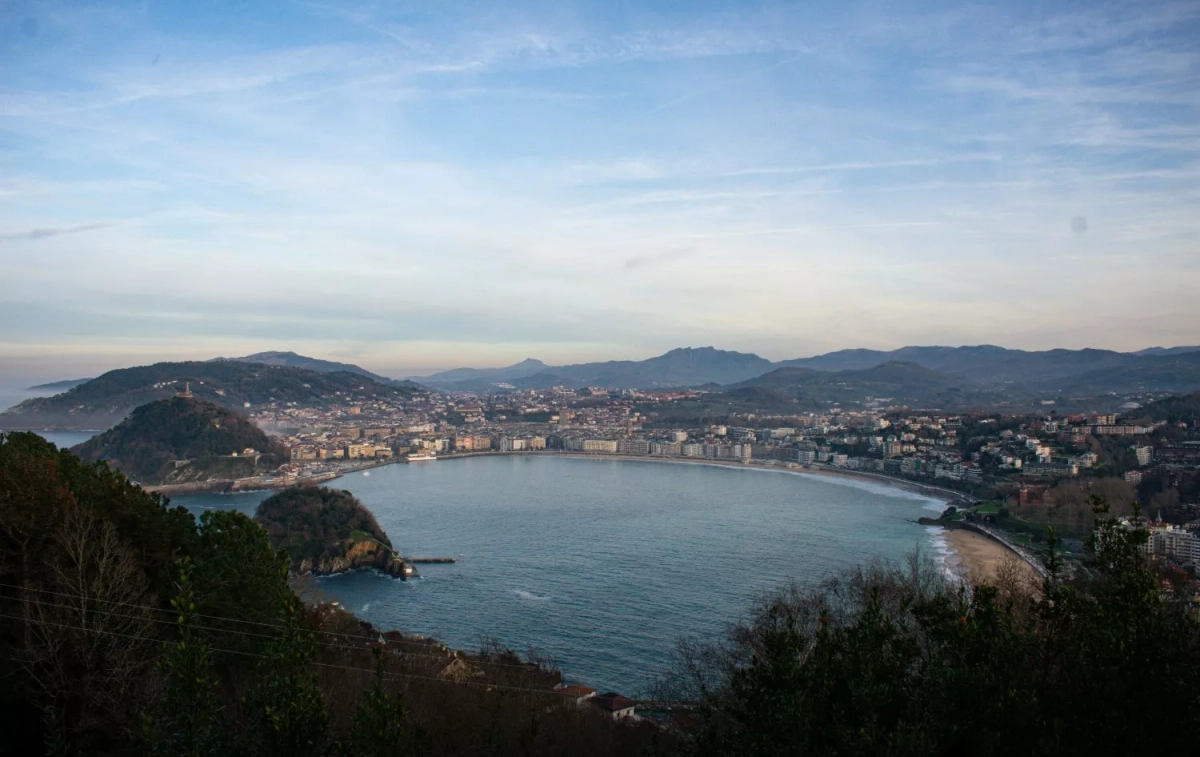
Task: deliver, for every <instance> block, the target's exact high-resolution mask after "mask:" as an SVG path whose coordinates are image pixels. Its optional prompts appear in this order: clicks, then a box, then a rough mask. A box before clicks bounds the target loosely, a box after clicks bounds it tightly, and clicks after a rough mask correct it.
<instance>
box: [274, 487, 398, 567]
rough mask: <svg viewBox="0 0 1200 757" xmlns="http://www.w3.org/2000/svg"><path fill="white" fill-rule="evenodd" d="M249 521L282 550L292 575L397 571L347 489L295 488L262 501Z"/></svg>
mask: <svg viewBox="0 0 1200 757" xmlns="http://www.w3.org/2000/svg"><path fill="white" fill-rule="evenodd" d="M254 520H255V521H256V522H257V523H258V524H259V525H261V526H262V527H263V528H265V529H266V530H267V534H268V535H269V536H270V537H271V544H272V545H273V546H274V547H275V548H276V549H281V550H283V551H285V552H287V554H288V558H289V559H290V560H291V566H292V570H293V571H294V572H296V573H316V574H319V575H327V574H330V573H343V572H345V571H348V570H354V569H356V568H376V569H379V570H382V571H384V572H386V573H390V574H392V575H397V576H399V575H403V573H402V568H403V564H402V561H401V560H400V558H399V557H398V556H397V555H396V554H395V553H394V552H393V550H392V542H391V540H390V539H388V537H387V534H385V533H384V532H383V529H382V528H380V527H379V523H378V522H377V521H376V520H375V516H374V515H373V514H372V513H371V511H370V510H368V509H367V508H366V507H365V506H364V505H363V504H362V503H361V502H359V501H358V499H356V498H355V497H354V495H353V494H351V493H350V492H348V491H343V490H340V489H329V488H326V487H323V486H322V487H296V488H293V489H286V490H284V491H282V492H279V493H278V494H275V495H273V496H271V497H268V498H267V499H264V500H263V501H262V502H261V503H260V504H259V506H258V510H257V511H256V512H255V514H254Z"/></svg>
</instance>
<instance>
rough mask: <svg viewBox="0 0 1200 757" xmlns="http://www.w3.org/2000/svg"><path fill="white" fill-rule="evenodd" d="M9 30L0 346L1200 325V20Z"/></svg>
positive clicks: (192, 14)
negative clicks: (1199, 85) (1199, 45)
mask: <svg viewBox="0 0 1200 757" xmlns="http://www.w3.org/2000/svg"><path fill="white" fill-rule="evenodd" d="M224 10H226V11H227V13H226V14H225V15H224V16H223V17H222V18H221V19H220V20H214V19H209V18H207V17H206V16H205V14H204V11H203V10H201V9H199V8H196V7H193V6H191V5H188V4H174V3H160V2H150V3H130V4H123V3H113V4H109V5H105V6H104V7H96V6H93V5H84V4H78V3H70V2H63V3H58V2H52V3H37V4H35V3H22V2H17V3H12V4H8V5H6V6H5V7H4V8H3V9H2V10H0V65H3V66H4V68H5V70H6V71H7V72H9V73H10V76H9V77H8V81H6V83H5V84H4V86H3V88H0V166H3V176H4V178H2V179H0V324H2V325H0V362H3V363H5V364H6V365H7V369H6V370H7V371H9V372H10V373H13V374H14V375H16V374H17V373H18V372H19V373H20V375H22V376H30V377H33V376H38V377H44V378H71V377H74V376H73V375H72V372H73V371H76V370H77V371H82V373H80V375H83V374H85V373H95V372H98V371H99V370H102V369H105V368H112V367H122V366H126V365H133V364H137V363H145V362H150V361H153V360H162V359H187V358H191V359H207V358H210V357H215V356H218V355H242V354H248V353H251V352H256V351H260V350H271V349H283V350H295V351H296V352H299V353H301V354H306V355H313V356H318V357H324V358H329V359H334V360H341V361H345V362H354V363H358V364H361V365H363V366H364V367H368V368H370V369H372V370H377V371H379V372H383V373H389V374H393V375H405V374H418V373H422V372H430V371H434V370H438V369H444V368H452V367H459V366H480V367H483V366H498V365H506V364H511V363H515V362H517V361H519V360H521V359H524V358H526V357H535V358H539V359H542V360H544V361H546V362H547V363H552V364H564V363H577V362H589V361H593V360H604V359H644V358H646V357H649V356H652V355H657V354H661V353H662V352H665V351H666V350H668V349H671V348H674V347H680V346H687V345H693V346H700V345H710V344H711V345H714V346H717V347H719V348H723V349H732V350H738V351H743V352H754V353H757V354H760V355H763V356H764V357H768V358H770V359H775V360H778V359H786V358H794V357H801V356H806V355H814V354H820V353H823V352H828V351H832V350H837V349H843V348H850V347H869V348H878V349H892V348H897V347H901V346H905V345H911V344H948V345H961V344H980V343H993V344H1000V345H1003V346H1006V347H1013V348H1022V349H1048V348H1053V347H1067V348H1080V347H1099V348H1108V349H1118V350H1125V351H1129V350H1137V349H1142V348H1145V347H1150V346H1155V345H1163V346H1174V345H1183V344H1196V343H1198V342H1200V333H1198V332H1197V330H1196V326H1195V324H1196V323H1198V322H1200V304H1197V303H1198V301H1197V299H1196V297H1195V295H1194V293H1195V291H1196V288H1197V285H1198V284H1200V255H1197V252H1198V251H1200V250H1198V248H1200V213H1198V212H1197V208H1198V206H1200V202H1198V200H1200V99H1198V98H1197V95H1196V93H1197V91H1200V90H1198V88H1197V87H1196V80H1197V78H1198V77H1200V51H1198V50H1197V49H1196V47H1195V44H1194V39H1196V38H1197V37H1198V36H1200V8H1198V7H1197V6H1196V5H1195V4H1194V3H1167V2H1157V3H1145V4H1130V3H1114V2H1106V3H1097V4H1089V5H1088V6H1087V7H1085V8H1076V9H1071V10H1065V11H1061V12H1048V11H1045V10H1044V9H1043V8H1042V7H1041V6H1039V5H1036V4H1032V3H1018V4H1014V3H991V4H988V3H983V4H979V5H975V6H971V7H969V8H967V7H963V6H959V5H953V6H950V5H947V6H938V5H937V4H928V3H902V4H883V3H871V2H867V3H852V4H848V5H839V6H837V7H836V8H807V9H806V8H798V7H793V5H792V4H780V3H754V4H745V3H739V4H737V5H730V4H719V3H701V4H688V5H687V6H686V8H682V9H681V8H677V7H675V6H673V5H672V4H668V3H649V4H644V5H640V6H637V7H635V8H615V7H613V6H611V4H602V3H595V4H588V3H569V4H547V5H537V4H532V3H523V4H514V5H509V6H507V7H505V8H503V9H491V10H486V11H484V10H480V9H478V8H476V7H474V6H471V5H456V4H444V5H437V6H432V5H424V4H423V5H414V6H412V7H407V8H406V7H403V6H400V5H397V6H394V7H390V8H384V7H382V6H380V5H377V4H362V5H358V4H336V5H335V4H330V5H321V4H317V3H285V4H281V5H271V6H265V5H257V4H253V3H246V4H237V5H230V6H229V7H227V8H224Z"/></svg>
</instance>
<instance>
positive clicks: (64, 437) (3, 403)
mask: <svg viewBox="0 0 1200 757" xmlns="http://www.w3.org/2000/svg"><path fill="white" fill-rule="evenodd" d="M53 394H57V392H53V391H37V392H31V391H28V390H26V389H25V388H24V387H14V386H0V411H3V410H7V409H8V408H10V407H12V406H13V405H18V404H20V403H22V402H24V401H25V400H27V399H32V398H34V397H49V396H51V395H53ZM25 430H27V431H36V432H37V433H39V434H41V435H42V436H44V437H45V438H46V439H48V440H49V441H52V442H54V443H55V444H57V445H58V446H59V447H64V448H66V447H73V446H75V445H76V444H82V443H83V442H86V441H87V440H88V439H91V438H92V437H93V436H95V435H96V434H98V433H99V430H92V431H46V430H43V429H25Z"/></svg>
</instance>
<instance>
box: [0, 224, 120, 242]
mask: <svg viewBox="0 0 1200 757" xmlns="http://www.w3.org/2000/svg"><path fill="white" fill-rule="evenodd" d="M110 225H111V224H107V223H87V224H82V225H80V226H59V227H47V228H41V229H30V230H29V231H18V232H14V233H8V234H0V242H18V241H30V240H37V239H46V238H48V237H56V236H59V235H60V234H80V233H82V232H85V231H95V230H96V229H104V228H108V227H109V226H110Z"/></svg>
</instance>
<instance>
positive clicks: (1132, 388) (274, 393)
mask: <svg viewBox="0 0 1200 757" xmlns="http://www.w3.org/2000/svg"><path fill="white" fill-rule="evenodd" d="M417 380H418V381H419V382H420V385H418V384H415V383H413V381H411V380H405V381H398V380H395V379H389V378H387V377H384V376H380V375H379V374H375V373H372V372H371V371H368V370H366V369H363V368H360V367H359V366H356V365H351V364H347V363H337V362H333V361H328V360H319V359H316V358H309V357H305V356H303V355H297V354H296V353H294V352H263V353H258V354H255V355H248V356H246V357H243V358H218V359H216V360H209V361H200V362H185V363H156V364H154V365H150V366H141V367H136V368H123V369H120V370H116V371H109V372H108V373H105V374H104V375H102V376H99V377H97V378H95V379H91V380H89V381H86V382H84V383H82V384H79V385H77V386H74V387H72V388H71V389H69V390H68V391H65V392H63V393H61V394H57V395H54V396H53V397H42V398H36V399H29V400H26V401H25V402H22V403H21V404H19V405H17V406H15V407H13V408H10V409H8V410H6V411H4V412H3V413H0V428H12V429H21V428H108V427H110V426H112V425H114V424H116V423H118V422H120V421H121V419H123V418H124V417H125V416H127V415H128V414H129V412H130V411H131V410H132V409H133V408H135V407H138V406H139V405H143V404H145V403H147V402H152V401H154V400H159V399H164V398H167V397H171V396H173V395H174V394H176V393H177V392H179V391H180V390H181V389H182V388H183V387H184V385H185V383H186V382H191V391H192V393H193V394H194V395H195V396H197V397H199V398H202V399H206V400H209V401H212V402H215V403H217V404H219V405H223V406H225V407H230V408H240V407H242V406H243V405H244V403H247V402H249V403H251V405H259V404H262V403H264V402H272V401H275V402H294V403H297V404H299V405H302V406H318V405H329V404H336V403H344V402H364V401H369V400H371V399H380V398H382V399H387V398H393V399H399V398H404V397H408V396H411V395H412V394H413V393H414V392H417V391H419V390H420V389H421V387H422V386H427V387H431V388H433V389H436V390H439V391H447V392H453V391H470V392H477V393H483V392H494V391H506V390H509V389H546V388H550V387H554V386H559V385H562V386H566V387H570V388H579V387H585V386H601V387H605V388H610V389H641V390H654V389H674V388H686V387H691V388H699V389H703V390H705V391H707V392H710V393H725V394H728V395H729V399H730V401H731V402H738V403H743V404H745V403H748V402H765V400H766V399H769V398H776V399H778V400H780V401H783V402H786V403H789V404H792V405H794V404H795V403H796V402H798V401H802V400H803V401H808V402H811V401H821V402H833V401H837V402H846V401H857V400H861V399H865V398H867V397H875V398H880V397H888V398H892V399H894V400H897V401H901V402H907V403H917V404H921V405H925V406H940V407H962V406H982V405H988V404H996V403H1008V402H1016V403H1018V404H1022V403H1023V404H1026V405H1028V404H1031V403H1033V404H1036V402H1037V401H1038V400H1041V399H1055V398H1068V397H1076V398H1078V397H1087V396H1097V395H1105V394H1133V393H1141V392H1189V391H1195V390H1196V389H1200V347H1170V348H1165V347H1152V348H1150V349H1146V350H1142V351H1140V352H1115V351H1113V350H1097V349H1082V350H1067V349H1055V350H1045V351H1027V350H1010V349H1006V348H1004V347H997V346H994V345H979V346H966V347H902V348H900V349H898V350H891V351H880V350H866V349H852V350H840V351H837V352H830V353H827V354H824V355H817V356H815V357H809V358H799V359H795V360H784V361H779V362H773V361H770V360H767V359H766V358H763V357H760V356H758V355H754V354H750V353H744V352H732V351H728V350H718V349H715V348H713V347H695V348H680V349H674V350H671V351H669V352H667V353H665V354H663V355H659V356H657V357H653V358H650V359H648V360H610V361H605V362H597V363H580V364H575V365H564V366H553V365H547V364H546V363H544V362H542V361H540V360H534V359H527V360H523V361H521V362H520V363H517V364H515V365H510V366H506V367H504V368H456V369H454V370H450V371H442V372H440V373H435V374H433V375H431V376H423V377H418V378H417ZM731 392H732V394H731Z"/></svg>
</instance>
